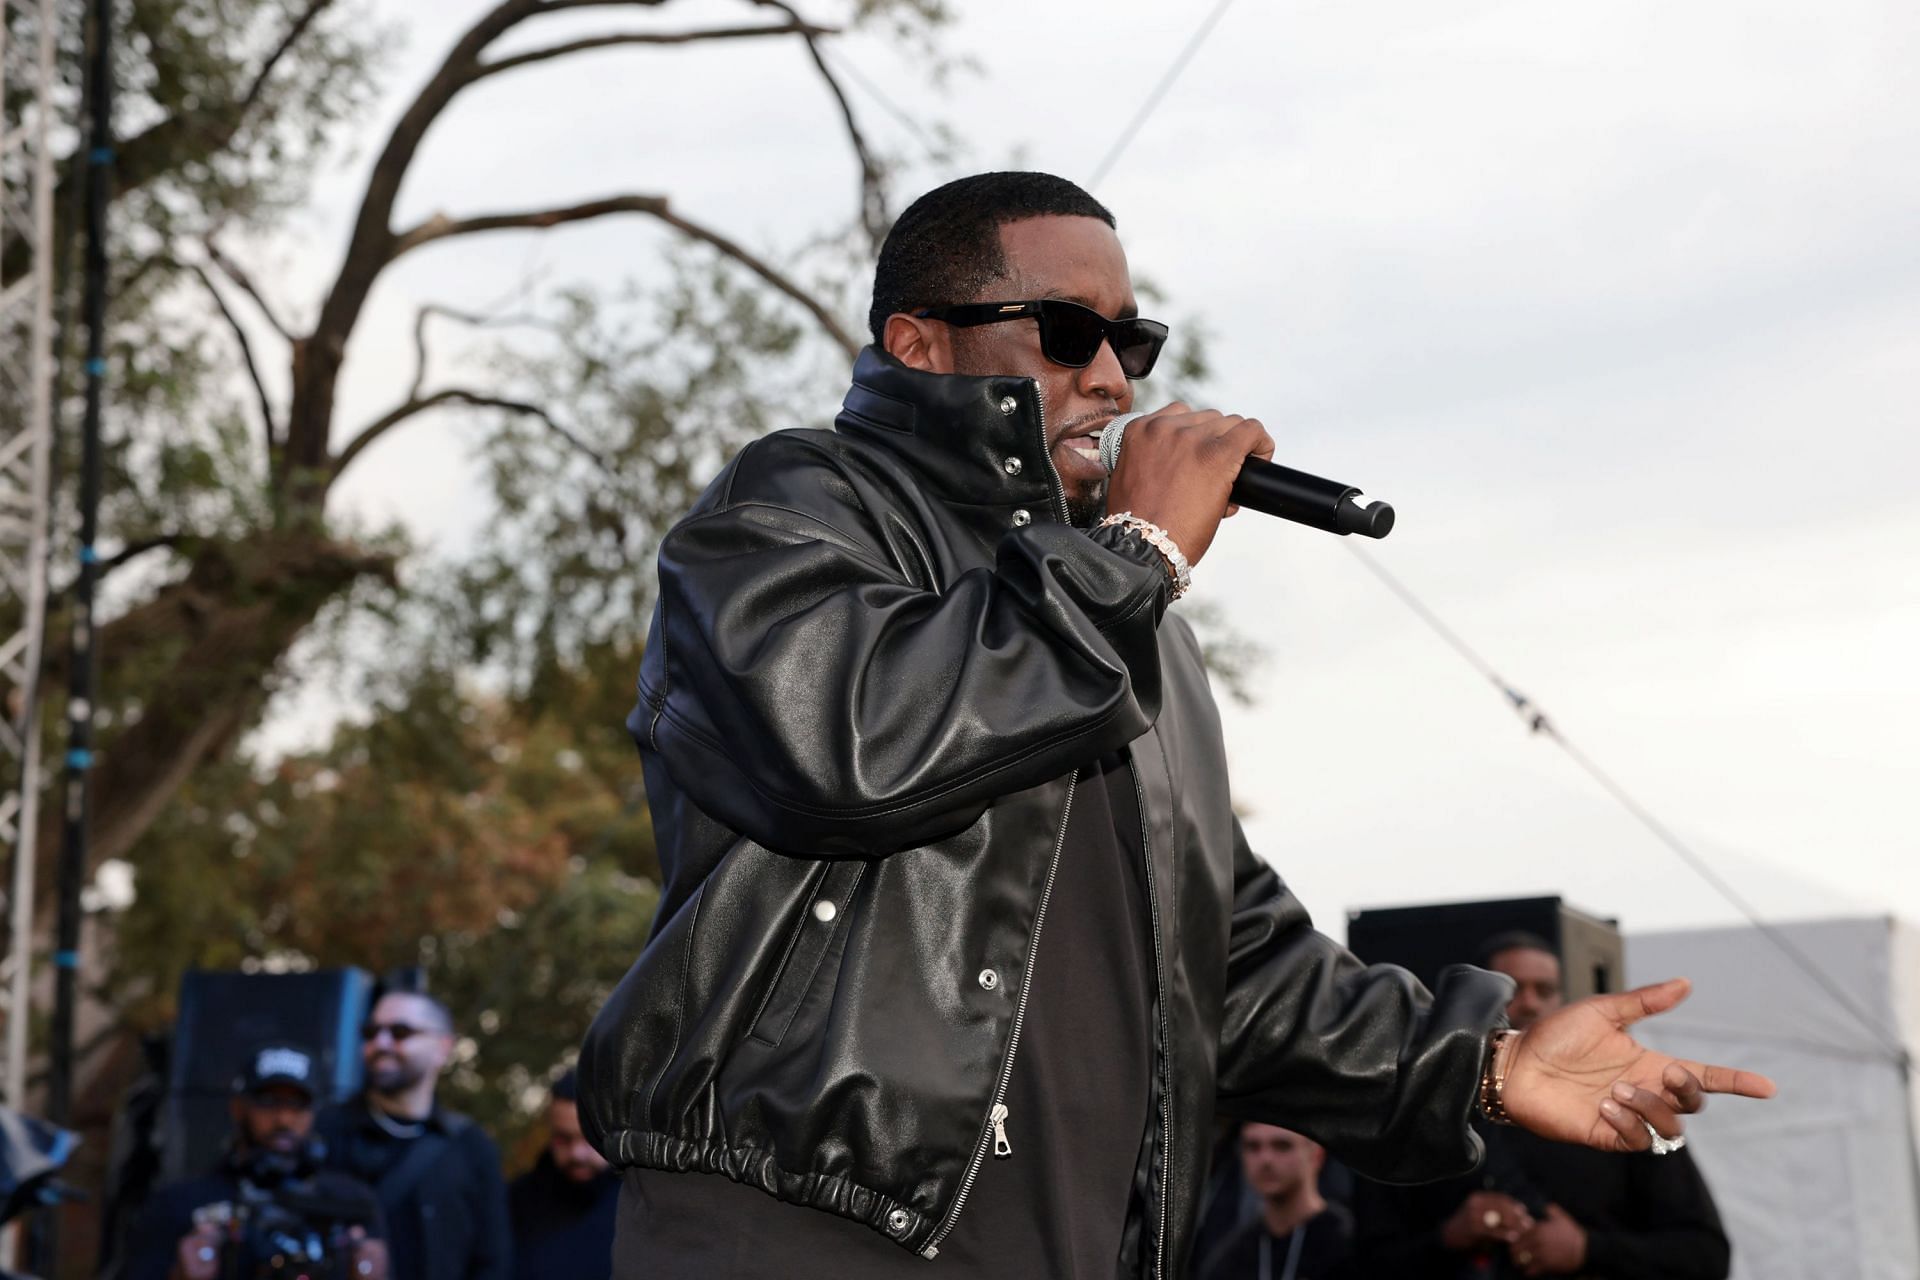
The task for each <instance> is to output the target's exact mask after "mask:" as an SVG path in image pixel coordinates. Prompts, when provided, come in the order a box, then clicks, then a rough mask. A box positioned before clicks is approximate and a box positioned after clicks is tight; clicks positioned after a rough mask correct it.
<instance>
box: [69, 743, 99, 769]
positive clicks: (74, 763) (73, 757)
mask: <svg viewBox="0 0 1920 1280" xmlns="http://www.w3.org/2000/svg"><path fill="white" fill-rule="evenodd" d="M67 767H68V768H69V769H91V768H93V752H91V751H87V750H84V749H83V748H80V747H75V748H74V749H73V750H71V751H69V752H67Z"/></svg>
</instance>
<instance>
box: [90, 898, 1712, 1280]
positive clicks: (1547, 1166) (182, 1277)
mask: <svg viewBox="0 0 1920 1280" xmlns="http://www.w3.org/2000/svg"><path fill="white" fill-rule="evenodd" d="M1479 958H1480V962H1481V964H1482V965H1483V966H1484V967H1486V968H1488V969H1491V970H1493V971H1495V972H1499V973H1504V974H1506V975H1507V976H1508V977H1510V978H1512V979H1513V980H1514V983H1515V994H1514V997H1513V1000H1512V1002H1511V1003H1510V1004H1509V1006H1508V1009H1507V1013H1508V1017H1509V1020H1510V1021H1511V1022H1512V1024H1513V1025H1514V1026H1515V1027H1518V1028H1525V1027H1527V1026H1530V1025H1532V1024H1533V1023H1534V1022H1535V1021H1537V1020H1538V1019H1539V1018H1541V1017H1543V1016H1545V1015H1546V1014H1548V1013H1551V1012H1552V1011H1553V1010H1554V1009H1556V1008H1558V1007H1560V1004H1561V1003H1562V996H1561V982H1560V964H1559V960H1558V958H1557V957H1556V956H1555V954H1554V952H1553V950H1552V948H1551V947H1550V946H1549V945H1548V944H1547V943H1546V942H1545V941H1544V940H1542V939H1539V938H1536V937H1533V936H1531V935H1527V934H1505V935H1501V936H1500V937H1497V938H1494V939H1492V940H1490V941H1489V942H1488V944H1487V945H1486V946H1485V948H1483V950H1482V954H1481V956H1480V957H1479ZM454 1041H455V1030H454V1022H453V1019H452V1017H451V1016H450V1014H449V1012H448V1010H447V1009H446V1008H445V1007H443V1006H442V1005H441V1004H440V1003H439V1002H437V1001H436V1000H434V999H433V998H432V997H430V996H427V995H424V994H420V993H415V992H398V991H396V992H390V993H388V994H386V995H383V996H382V997H381V998H380V999H379V1001H378V1002H377V1003H376V1004H375V1006H374V1008H373V1010H372V1013H371V1015H370V1016H369V1018H368V1019H367V1022H366V1024H365V1026H364V1027H363V1028H362V1054H363V1066H364V1070H365V1076H364V1078H365V1085H364V1088H363V1089H362V1091H361V1093H360V1094H359V1095H357V1096H356V1097H354V1098H351V1099H349V1100H348V1101H346V1102H344V1103H341V1104H338V1105H331V1106H329V1105H323V1103H322V1099H321V1097H320V1090H319V1081H318V1078H317V1063H316V1060H315V1057H314V1055H313V1054H312V1053H311V1052H310V1051H309V1050H308V1049H307V1048H306V1047H304V1046H300V1045H295V1044H287V1043H279V1044H269V1045H265V1046H261V1047H259V1048H258V1049H256V1050H254V1051H253V1052H252V1053H250V1054H249V1056H248V1057H247V1060H246V1061H245V1062H244V1063H243V1064H241V1068H240V1071H239V1074H238V1076H237V1078H236V1080H235V1084H234V1096H233V1101H232V1108H231V1111H232V1119H233V1131H232V1137H231V1141H230V1144H229V1147H228V1150H227V1153H226V1155H225V1156H224V1158H223V1159H222V1161H221V1163H220V1165H219V1167H218V1168H215V1169H212V1170H209V1171H207V1172H205V1173H204V1174H202V1175H200V1176H197V1177H193V1178H190V1179H188V1180H186V1181H183V1182H178V1183H175V1184H173V1185H171V1186H167V1187H163V1188H161V1189H160V1190H159V1191H158V1192H157V1193H156V1194H155V1195H154V1196H153V1198H152V1199H151V1200H150V1201H149V1203H148V1204H147V1206H146V1208H145V1210H144V1212H143V1213H142V1214H141V1215H140V1217H139V1218H138V1220H137V1222H136V1224H135V1226H134V1228H133V1231H132V1233H131V1235H130V1237H129V1239H128V1242H127V1247H126V1249H125V1250H124V1251H123V1257H124V1259H125V1267H124V1269H123V1270H122V1273H121V1274H122V1275H123V1276H125V1277H126V1280H227V1277H238V1276H246V1277H251V1276H254V1275H258V1274H263V1273H264V1272H263V1267H266V1266H267V1264H268V1262H269V1260H268V1259H267V1258H265V1257H263V1256H259V1253H260V1251H262V1250H263V1249H264V1248H265V1247H266V1244H265V1243H264V1242H267V1241H270V1240H273V1239H278V1240H279V1241H280V1246H279V1247H281V1248H282V1249H283V1250H284V1249H291V1248H295V1247H296V1246H295V1244H293V1243H292V1242H291V1239H290V1236H289V1233H288V1231H287V1230H286V1229H285V1228H284V1227H283V1228H282V1229H281V1230H280V1234H279V1236H278V1237H273V1236H271V1235H270V1233H267V1232H263V1231H260V1230H254V1231H249V1230H248V1229H247V1221H248V1213H249V1211H250V1207H251V1208H252V1211H253V1212H255V1213H256V1214H257V1212H258V1209H257V1206H258V1205H259V1204H261V1203H266V1202H268V1201H272V1202H274V1203H278V1204H279V1205H281V1206H282V1208H283V1209H284V1210H286V1211H289V1212H294V1213H304V1215H305V1216H306V1218H307V1220H308V1221H310V1222H318V1223H324V1224H330V1227H331V1230H330V1232H329V1235H330V1239H329V1241H328V1243H327V1248H328V1249H330V1250H331V1251H332V1252H333V1253H335V1254H337V1256H338V1257H339V1259H340V1261H341V1262H342V1264H343V1265H344V1267H345V1270H344V1271H343V1272H341V1274H343V1275H348V1274H350V1275H353V1276H359V1277H366V1278H367V1280H602V1278H603V1277H606V1276H607V1275H608V1274H609V1272H610V1266H611V1263H610V1257H611V1254H612V1248H613V1237H614V1229H615V1220H616V1205H617V1201H618V1197H619V1188H620V1181H619V1178H618V1177H617V1176H616V1175H615V1174H614V1173H613V1171H612V1170H610V1169H609V1167H608V1164H607V1162H606V1160H605V1159H604V1158H603V1157H602V1156H601V1154H600V1153H599V1152H598V1151H596V1150H595V1149H594V1148H593V1146H592V1145H591V1144H590V1142H589V1141H588V1140H587V1138H586V1136H585V1135H584V1134H583V1132H582V1131H581V1126H580V1116H579V1109H578V1106H577V1103H576V1093H575V1082H574V1077H573V1073H572V1072H571V1071H569V1072H568V1073H566V1074H565V1075H563V1076H562V1077H560V1078H559V1079H558V1080H557V1081H555V1082H554V1084H553V1085H552V1087H551V1092H550V1097H549V1101H548V1104H547V1109H546V1116H545V1121H546V1131H547V1140H546V1143H545V1146H544V1148H543V1149H542V1151H541V1154H540V1157H539V1159H538V1161H537V1162H536V1163H535V1164H534V1166H533V1167H532V1168H531V1169H530V1170H528V1171H527V1172H526V1173H524V1174H522V1175H521V1176H519V1177H518V1178H516V1179H514V1180H513V1181H512V1182H511V1183H509V1182H507V1181H505V1180H504V1178H503V1176H502V1173H501V1158H500V1153H499V1151H498V1149H497V1148H496V1146H495V1144H494V1142H493V1141H492V1139H491V1138H489V1137H488V1136H487V1135H486V1134H485V1133H484V1132H483V1131H482V1130H481V1129H480V1127H479V1126H478V1125H476V1124H474V1123H473V1122H472V1121H470V1120H469V1119H467V1118H466V1117H464V1116H462V1115H460V1114H458V1113H457V1112H454V1111H452V1110H449V1109H448V1108H446V1107H445V1106H443V1105H442V1104H441V1103H440V1101H439V1098H438V1093H439V1090H438V1085H439V1081H440V1077H441V1073H442V1072H443V1071H444V1070H445V1068H446V1066H447V1064H448V1062H449V1061H450V1060H451V1057H452V1052H453V1047H454ZM1479 1131H1480V1134H1481V1137H1482V1140H1483V1141H1485V1142H1486V1144H1487V1157H1486V1160H1485V1161H1484V1163H1483V1164H1482V1165H1481V1167H1480V1168H1479V1169H1478V1170H1477V1171H1476V1172H1475V1173H1473V1174H1471V1175H1469V1176H1467V1177H1464V1178H1459V1179H1453V1180H1449V1181H1445V1182H1439V1183H1432V1184H1427V1185H1424V1186H1418V1187H1394V1186H1388V1185H1386V1184H1383V1183H1377V1182H1370V1181H1368V1180H1366V1179H1364V1178H1359V1177H1356V1176H1354V1175H1353V1174H1352V1173H1350V1172H1349V1171H1347V1170H1346V1169H1344V1168H1343V1167H1341V1166H1339V1165H1338V1164H1330V1163H1329V1162H1328V1160H1327V1155H1326V1152H1325V1150H1324V1149H1323V1148H1322V1147H1321V1146H1320V1145H1319V1144H1318V1143H1316V1142H1314V1141H1313V1140H1312V1139H1311V1138H1309V1137H1307V1136H1306V1135H1304V1134H1301V1133H1296V1132H1294V1131H1292V1130H1289V1129H1285V1128H1281V1127H1278V1126H1275V1125H1267V1124H1254V1123H1243V1124H1238V1125H1233V1126H1230V1127H1229V1128H1227V1129H1225V1130H1223V1131H1222V1133H1221V1135H1220V1138H1219V1141H1218V1142H1217V1144H1216V1155H1215V1160H1214V1165H1213V1171H1212V1176H1211V1178H1210V1180H1209V1191H1208V1197H1207V1204H1206V1207H1205V1208H1204V1210H1203V1212H1202V1215H1201V1223H1200V1228H1199V1232H1198V1237H1197V1247H1196V1249H1195V1254H1194V1263H1193V1268H1192V1273H1191V1274H1192V1278H1193V1280H1507V1278H1509V1277H1520V1276H1526V1277H1532V1276H1586V1277H1596V1278H1599V1277H1642V1276H1659V1277H1667V1278H1669V1280H1721V1278H1722V1277H1724V1276H1726V1275H1727V1272H1728V1266H1729V1251H1728V1246H1727V1239H1726V1235H1725V1233H1724V1232H1723V1231H1722V1230H1721V1226H1720V1220H1719V1217H1718V1214H1717V1213H1716V1211H1715V1209H1714V1204H1713V1200H1712V1197H1711V1195H1710V1194H1709V1193H1708V1191H1707V1188H1706V1184H1705V1182H1704V1181H1703V1180H1702V1179H1701V1176H1700V1173H1699V1170H1698V1167H1697V1166H1696V1165H1695V1164H1694V1163H1693V1161H1692V1159H1691V1158H1690V1157H1689V1156H1688V1155H1687V1154H1686V1153H1685V1152H1676V1153H1674V1154H1673V1155H1671V1156H1667V1157H1656V1156H1653V1155H1650V1154H1609V1153H1603V1152H1596V1151H1593V1150H1590V1149H1587V1148H1581V1147H1576V1146H1569V1145H1565V1144H1560V1143H1552V1142H1547V1141H1544V1140H1542V1139H1539V1138H1536V1137H1534V1136H1533V1135H1531V1134H1528V1133H1527V1132H1526V1131H1524V1130H1520V1129H1515V1128H1510V1127H1500V1126H1493V1125H1484V1124H1483V1125H1481V1126H1479ZM291 1188H297V1191H296V1190H290V1189H291ZM276 1273H278V1272H276ZM767 1274H769V1275H777V1274H779V1271H778V1268H777V1266H776V1267H773V1268H772V1269H770V1270H769V1271H768V1273H767Z"/></svg>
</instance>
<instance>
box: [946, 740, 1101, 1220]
mask: <svg viewBox="0 0 1920 1280" xmlns="http://www.w3.org/2000/svg"><path fill="white" fill-rule="evenodd" d="M1079 781H1080V775H1079V773H1078V772H1077V771H1076V772H1075V773H1074V775H1073V777H1072V778H1070V779H1068V781H1067V803H1066V806H1065V807H1064V808H1062V809H1061V811H1060V834H1059V835H1058V836H1056V837H1055V838H1054V842H1053V861H1052V862H1050V863H1048V864H1047V882H1046V884H1044V885H1043V886H1041V889H1040V905H1039V907H1038V908H1036V909H1035V911H1034V913H1033V936H1032V937H1031V938H1029V939H1028V940H1027V968H1026V973H1025V974H1024V975H1023V976H1022V977H1021V979H1020V1002H1019V1003H1018V1004H1016V1005H1014V1007H1013V1031H1012V1033H1011V1034H1010V1035H1009V1036H1008V1037H1007V1056H1006V1059H1005V1061H1003V1062H1002V1063H1001V1064H1000V1079H999V1081H998V1082H996V1083H995V1085H994V1087H993V1105H992V1106H990V1107H989V1108H988V1109H987V1123H986V1124H985V1125H983V1126H982V1127H981V1130H980V1141H979V1143H978V1145H977V1146H976V1147H975V1148H974V1152H973V1160H972V1161H971V1162H970V1163H968V1165H967V1176H966V1177H965V1178H963V1179H961V1182H960V1190H959V1193H958V1194H956V1195H955V1196H954V1197H953V1208H952V1209H950V1210H948V1212H947V1221H946V1224H945V1225H944V1226H942V1227H941V1228H940V1230H939V1232H938V1233H937V1234H935V1236H934V1237H933V1239H931V1240H929V1241H927V1243H926V1245H925V1247H923V1248H922V1249H921V1250H920V1256H921V1257H923V1258H934V1257H937V1256H938V1255H939V1253H940V1244H941V1242H942V1241H944V1240H945V1239H946V1238H947V1237H948V1236H949V1235H951V1234H952V1233H953V1226H954V1223H956V1222H958V1221H959V1220H960V1210H961V1209H963V1208H965V1207H966V1203H967V1196H968V1194H969V1193H970V1192H972V1190H973V1184H974V1183H975V1182H976V1181H978V1180H979V1178H980V1166H981V1165H982V1164H984V1163H986V1158H987V1145H988V1143H989V1142H991V1143H992V1144H993V1147H994V1151H995V1154H996V1155H1000V1156H1010V1155H1012V1154H1013V1146H1012V1144H1011V1143H1009V1142H1008V1141H1007V1129H1006V1123H1007V1082H1008V1081H1009V1080H1010V1079H1012V1078H1013V1058H1014V1055H1015V1054H1016V1053H1018V1052H1019V1051H1020V1029H1021V1027H1022V1025H1024V1023H1025V1022H1026V1018H1027V995H1028V993H1029V992H1031V991H1032V990H1033V966H1034V964H1035V962H1036V961H1037V960H1038V959H1039V956H1040V930H1041V927H1042V926H1044V925H1045V924H1046V922H1047V903H1048V902H1049V901H1050V900H1051V899H1052V898H1053V879H1054V876H1055V875H1057V874H1058V873H1059V871H1060V852H1061V850H1063V849H1065V848H1066V847H1067V820H1068V819H1069V818H1070V817H1071V816H1072V815H1073V789H1074V787H1075V785H1076V784H1077V783H1078V782H1079ZM1136 785H1137V784H1136Z"/></svg>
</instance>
